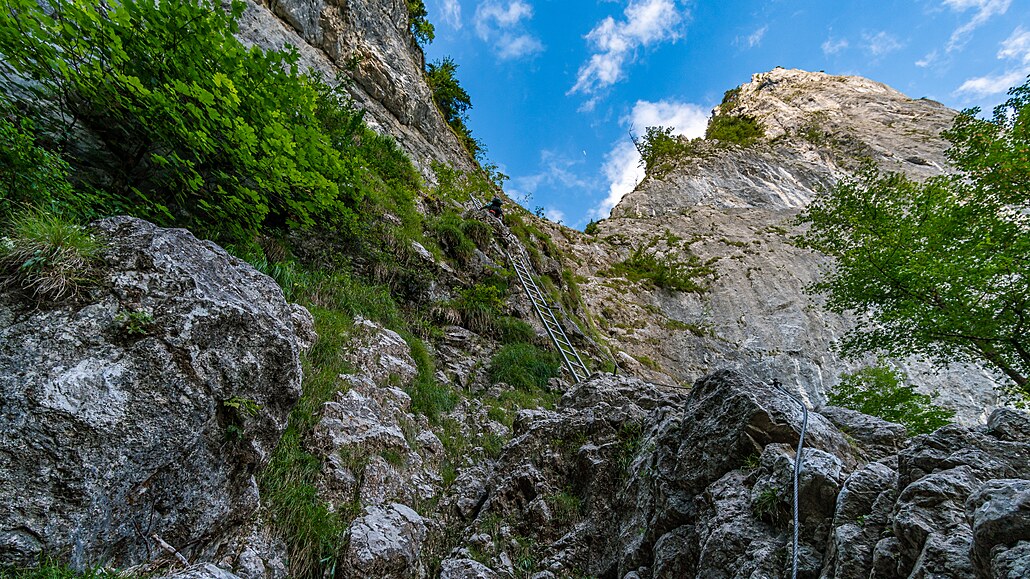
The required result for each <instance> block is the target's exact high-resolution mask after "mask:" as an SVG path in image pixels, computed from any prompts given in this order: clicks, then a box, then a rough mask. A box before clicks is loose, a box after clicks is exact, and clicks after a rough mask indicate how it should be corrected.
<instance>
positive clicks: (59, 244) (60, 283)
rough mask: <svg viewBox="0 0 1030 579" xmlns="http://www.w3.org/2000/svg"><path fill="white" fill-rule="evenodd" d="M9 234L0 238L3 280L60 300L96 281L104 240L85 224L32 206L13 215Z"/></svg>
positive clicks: (50, 299)
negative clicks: (97, 236) (99, 238)
mask: <svg viewBox="0 0 1030 579" xmlns="http://www.w3.org/2000/svg"><path fill="white" fill-rule="evenodd" d="M9 235H10V237H3V238H0V285H2V286H4V287H12V288H16V289H18V290H20V291H23V292H26V293H28V294H29V295H31V296H33V297H34V298H35V299H37V300H39V301H46V302H54V301H59V300H62V299H65V298H74V297H76V296H78V295H79V293H81V292H82V291H83V290H84V289H85V288H86V287H88V286H90V285H91V284H93V283H94V282H95V279H94V278H95V276H96V275H97V272H96V262H97V260H98V258H99V254H100V249H101V243H100V241H99V240H98V239H97V238H96V237H95V236H94V235H92V234H91V233H89V231H87V230H86V229H85V228H84V227H82V226H80V225H77V224H75V223H72V222H71V221H69V220H68V219H67V218H64V217H61V216H59V215H57V214H54V213H48V212H45V211H39V210H28V211H24V212H22V213H20V214H18V215H15V216H14V217H13V218H12V219H11V223H10V231H9Z"/></svg>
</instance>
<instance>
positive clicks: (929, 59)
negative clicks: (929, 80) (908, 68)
mask: <svg viewBox="0 0 1030 579" xmlns="http://www.w3.org/2000/svg"><path fill="white" fill-rule="evenodd" d="M937 58H938V56H937V51H936V50H934V51H931V52H930V53H929V54H927V55H926V56H924V57H923V58H921V59H919V60H917V61H916V66H918V67H919V68H927V67H928V66H930V65H932V64H934V63H935V62H937Z"/></svg>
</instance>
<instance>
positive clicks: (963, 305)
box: [797, 83, 1030, 397]
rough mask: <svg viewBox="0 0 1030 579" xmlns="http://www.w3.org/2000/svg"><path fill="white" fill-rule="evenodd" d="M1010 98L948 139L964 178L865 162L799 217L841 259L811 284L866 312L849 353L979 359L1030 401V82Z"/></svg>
mask: <svg viewBox="0 0 1030 579" xmlns="http://www.w3.org/2000/svg"><path fill="white" fill-rule="evenodd" d="M1010 95H1011V96H1012V98H1011V99H1010V100H1009V101H1008V102H1006V103H1005V104H1003V105H1001V106H999V107H998V108H997V109H996V111H995V114H994V117H993V118H992V119H990V120H986V119H980V118H977V114H978V113H979V111H978V110H976V109H973V110H968V111H964V112H963V113H962V114H960V115H959V117H958V118H957V119H956V121H955V124H954V126H953V128H952V129H951V130H950V131H948V132H947V133H946V135H945V136H946V137H947V138H948V139H949V140H950V141H951V143H952V145H953V146H952V148H951V149H949V151H948V157H949V158H950V159H951V161H952V162H953V164H954V166H955V167H956V169H957V174H954V175H948V176H941V177H936V178H932V179H928V180H926V181H924V182H922V183H917V182H914V181H912V180H910V179H907V178H906V177H904V176H903V175H899V174H884V173H881V172H879V171H877V170H876V169H874V168H872V167H868V168H866V169H865V170H864V171H862V172H861V173H860V174H859V175H858V176H857V177H855V178H852V179H845V180H843V181H841V182H840V183H839V184H838V185H837V186H835V187H834V188H833V189H832V190H831V191H829V192H828V193H827V194H826V195H823V196H820V197H818V198H816V199H815V201H814V202H813V203H812V204H811V205H810V206H809V207H808V209H806V211H805V212H804V213H802V215H801V216H800V217H799V222H800V223H801V224H807V225H808V226H809V227H808V230H807V232H805V233H804V234H803V235H802V236H800V237H799V238H798V240H797V241H798V243H799V244H800V245H801V246H803V247H809V248H812V249H816V250H819V251H821V252H823V253H826V254H828V255H831V256H833V257H834V258H836V263H835V265H834V267H833V268H832V269H831V270H830V271H829V272H828V273H827V275H826V276H825V278H824V279H823V280H822V281H820V282H819V283H817V284H815V285H814V286H813V288H812V289H814V290H815V291H822V292H825V293H826V294H827V297H828V305H829V307H830V308H831V309H832V310H834V311H838V312H844V311H852V312H857V313H859V314H862V316H861V318H860V319H861V321H860V322H859V325H858V327H857V328H856V330H854V331H852V332H851V333H849V334H848V335H847V336H846V337H845V340H844V342H843V349H844V351H845V352H851V353H859V352H867V351H880V352H885V353H888V354H892V355H908V354H919V355H924V356H928V357H930V358H934V359H937V360H938V361H941V362H945V363H946V362H948V361H956V360H957V361H976V360H978V361H984V362H987V363H989V364H991V365H993V366H994V367H996V368H997V369H999V370H1000V371H1002V372H1003V373H1004V374H1005V375H1006V376H1008V378H1009V379H1010V380H1011V381H1012V383H1013V384H1014V386H1015V390H1016V391H1017V392H1019V393H1020V394H1022V395H1023V396H1024V397H1030V385H1028V383H1027V376H1028V375H1030V311H1028V305H1030V284H1028V283H1027V282H1028V280H1030V185H1028V184H1030V133H1028V127H1030V105H1028V95H1030V83H1027V84H1024V85H1023V86H1021V87H1018V88H1015V89H1012V90H1011V91H1010Z"/></svg>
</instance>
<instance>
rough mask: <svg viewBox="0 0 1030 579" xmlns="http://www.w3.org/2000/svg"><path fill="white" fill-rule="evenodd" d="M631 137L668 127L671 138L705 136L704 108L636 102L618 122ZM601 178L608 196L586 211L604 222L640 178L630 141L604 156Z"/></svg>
mask: <svg viewBox="0 0 1030 579" xmlns="http://www.w3.org/2000/svg"><path fill="white" fill-rule="evenodd" d="M621 123H622V125H623V126H626V127H627V128H629V130H630V133H631V134H633V135H642V134H644V131H646V130H647V127H658V126H662V127H672V128H673V130H672V133H673V134H674V135H683V136H685V137H687V138H690V139H693V138H695V137H700V136H703V135H704V134H705V128H706V127H707V126H708V109H706V108H704V107H701V106H699V105H696V104H692V103H681V102H676V101H664V100H663V101H658V102H648V101H637V103H636V105H634V106H633V111H632V112H631V113H630V114H629V115H628V116H626V117H624V118H622V119H621ZM603 170H604V175H605V178H606V179H607V180H608V197H607V198H605V200H604V201H603V202H602V203H601V205H600V206H599V207H597V208H595V209H593V210H591V212H590V216H591V218H593V219H604V218H606V217H608V215H609V214H610V213H611V210H612V208H613V207H615V206H616V205H617V204H618V203H619V201H621V200H622V198H623V197H625V196H626V194H627V193H629V192H631V191H633V189H635V188H636V186H637V184H638V183H640V180H641V179H643V178H644V168H643V167H641V166H640V153H638V152H637V149H636V147H635V146H634V145H633V143H632V142H631V141H620V142H618V143H617V144H615V146H614V147H613V148H612V150H611V151H609V152H608V154H607V155H605V161H604V167H603Z"/></svg>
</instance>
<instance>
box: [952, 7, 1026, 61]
mask: <svg viewBox="0 0 1030 579" xmlns="http://www.w3.org/2000/svg"><path fill="white" fill-rule="evenodd" d="M1011 4H1012V0H944V5H945V6H947V7H949V8H951V9H952V10H953V11H955V12H966V11H968V10H970V9H972V8H975V9H976V14H974V15H973V18H972V20H970V21H969V22H966V23H965V24H963V25H962V26H959V27H958V28H956V29H955V31H954V32H952V33H951V38H949V39H948V44H947V47H946V50H947V52H951V51H953V50H957V49H962V47H964V46H965V44H966V40H967V39H968V37H969V35H970V34H971V33H972V32H973V31H974V30H976V29H977V28H979V27H980V26H981V25H982V24H984V23H985V22H987V21H988V20H990V19H991V18H993V17H994V16H1000V15H1002V14H1005V12H1007V11H1008V9H1009V6H1010V5H1011Z"/></svg>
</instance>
